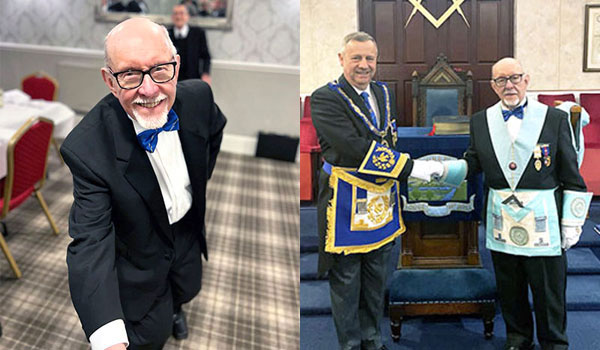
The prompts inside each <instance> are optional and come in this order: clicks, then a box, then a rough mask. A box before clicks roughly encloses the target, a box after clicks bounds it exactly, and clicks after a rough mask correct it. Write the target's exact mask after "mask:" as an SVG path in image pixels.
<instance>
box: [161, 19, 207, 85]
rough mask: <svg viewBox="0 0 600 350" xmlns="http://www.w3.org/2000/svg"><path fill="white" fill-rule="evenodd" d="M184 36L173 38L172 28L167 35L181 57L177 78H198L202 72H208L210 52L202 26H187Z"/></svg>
mask: <svg viewBox="0 0 600 350" xmlns="http://www.w3.org/2000/svg"><path fill="white" fill-rule="evenodd" d="M189 28H190V30H189V32H188V34H187V37H185V38H182V39H180V38H175V34H174V30H173V28H170V29H169V36H170V37H171V40H172V41H173V44H174V45H175V47H176V48H177V53H178V54H179V56H180V57H181V65H180V67H179V78H178V80H180V81H181V80H185V79H200V78H202V75H203V74H210V53H209V51H208V44H207V41H206V33H205V32H204V29H202V28H196V27H191V26H190V27H189Z"/></svg>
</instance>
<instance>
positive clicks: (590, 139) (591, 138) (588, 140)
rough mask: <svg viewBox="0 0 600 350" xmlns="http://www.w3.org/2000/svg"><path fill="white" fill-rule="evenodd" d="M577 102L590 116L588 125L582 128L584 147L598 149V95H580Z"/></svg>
mask: <svg viewBox="0 0 600 350" xmlns="http://www.w3.org/2000/svg"><path fill="white" fill-rule="evenodd" d="M579 101H580V104H581V107H583V108H585V110H586V111H587V112H588V114H589V115H590V123H589V124H588V125H587V126H586V127H585V128H583V136H584V140H585V147H586V148H587V147H590V146H591V147H594V148H600V94H593V93H582V94H580V95H579Z"/></svg>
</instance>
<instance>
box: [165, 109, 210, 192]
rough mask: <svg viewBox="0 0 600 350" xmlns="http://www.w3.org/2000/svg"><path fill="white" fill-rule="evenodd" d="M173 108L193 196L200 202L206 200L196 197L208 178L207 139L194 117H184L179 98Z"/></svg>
mask: <svg viewBox="0 0 600 350" xmlns="http://www.w3.org/2000/svg"><path fill="white" fill-rule="evenodd" d="M173 109H174V110H175V113H177V115H178V116H179V141H180V142H181V148H182V150H183V156H184V158H185V163H186V165H187V169H188V175H189V177H190V184H191V185H192V196H193V199H194V202H195V203H200V202H202V201H204V198H196V196H198V195H200V194H201V193H200V192H199V191H198V190H197V189H199V188H201V186H203V184H205V183H206V180H207V174H206V164H207V159H206V157H207V150H206V147H205V145H206V144H207V139H206V137H205V136H204V135H203V133H202V131H201V130H199V129H198V127H197V125H196V124H194V123H193V121H194V118H185V117H183V118H182V116H183V115H184V113H185V112H184V111H183V108H182V106H181V103H180V101H179V100H176V101H175V104H174V105H173Z"/></svg>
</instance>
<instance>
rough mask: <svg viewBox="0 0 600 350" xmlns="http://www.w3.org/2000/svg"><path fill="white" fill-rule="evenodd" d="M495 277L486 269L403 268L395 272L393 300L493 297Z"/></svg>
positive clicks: (464, 299) (413, 301) (448, 299)
mask: <svg viewBox="0 0 600 350" xmlns="http://www.w3.org/2000/svg"><path fill="white" fill-rule="evenodd" d="M495 296H496V281H495V279H494V276H493V275H492V273H491V272H490V271H488V270H486V269H479V268H464V269H431V270H430V269H402V270H397V271H395V272H394V274H393V275H392V283H391V287H390V303H391V304H402V303H415V302H460V301H481V302H485V301H493V300H495Z"/></svg>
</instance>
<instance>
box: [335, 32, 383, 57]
mask: <svg viewBox="0 0 600 350" xmlns="http://www.w3.org/2000/svg"><path fill="white" fill-rule="evenodd" d="M351 41H358V42H361V43H364V42H366V41H372V42H373V43H374V44H375V46H376V47H377V42H376V41H375V39H373V37H372V36H371V34H369V33H365V32H354V33H350V34H348V35H346V36H345V37H344V42H343V43H342V50H341V51H340V52H344V49H345V48H346V45H348V43H349V42H351Z"/></svg>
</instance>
